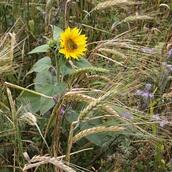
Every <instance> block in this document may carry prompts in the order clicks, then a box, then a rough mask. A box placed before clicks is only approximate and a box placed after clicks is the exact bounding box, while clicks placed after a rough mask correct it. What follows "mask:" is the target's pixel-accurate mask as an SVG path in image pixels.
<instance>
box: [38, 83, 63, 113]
mask: <svg viewBox="0 0 172 172" xmlns="http://www.w3.org/2000/svg"><path fill="white" fill-rule="evenodd" d="M42 89H44V93H45V94H46V95H49V96H55V97H59V96H60V95H61V94H62V93H64V91H65V90H66V84H64V83H58V84H57V85H48V84H47V85H45V86H43V87H42ZM40 104H41V109H40V112H41V114H44V113H46V112H47V111H48V110H49V109H51V108H52V107H53V106H54V105H55V102H54V100H48V101H47V99H46V98H44V97H41V100H40Z"/></svg>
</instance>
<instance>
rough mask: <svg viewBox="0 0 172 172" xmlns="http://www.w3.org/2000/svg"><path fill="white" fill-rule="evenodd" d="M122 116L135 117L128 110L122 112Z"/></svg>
mask: <svg viewBox="0 0 172 172" xmlns="http://www.w3.org/2000/svg"><path fill="white" fill-rule="evenodd" d="M121 116H122V117H124V118H126V119H133V115H132V114H131V113H130V112H128V111H126V112H123V113H121Z"/></svg>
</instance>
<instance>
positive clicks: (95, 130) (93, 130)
mask: <svg viewBox="0 0 172 172" xmlns="http://www.w3.org/2000/svg"><path fill="white" fill-rule="evenodd" d="M124 129H125V128H123V127H118V126H110V127H105V126H101V127H93V128H89V129H86V130H83V131H81V132H79V133H78V134H76V135H75V136H74V137H73V139H72V140H73V143H75V142H77V141H78V140H80V139H81V138H83V137H86V136H88V135H91V134H96V133H101V132H118V131H122V130H124Z"/></svg>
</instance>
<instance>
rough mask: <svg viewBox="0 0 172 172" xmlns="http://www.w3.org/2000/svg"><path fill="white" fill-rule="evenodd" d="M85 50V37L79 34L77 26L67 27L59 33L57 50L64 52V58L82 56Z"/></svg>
mask: <svg viewBox="0 0 172 172" xmlns="http://www.w3.org/2000/svg"><path fill="white" fill-rule="evenodd" d="M86 50H87V37H86V36H85V35H81V31H80V30H79V29H78V28H76V27H75V28H73V29H71V28H69V27H68V28H67V29H66V30H65V31H64V32H62V33H61V35H60V49H59V52H60V53H62V54H64V56H65V57H66V59H78V58H80V57H82V56H83V55H84V54H85V52H86Z"/></svg>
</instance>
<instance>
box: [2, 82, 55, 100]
mask: <svg viewBox="0 0 172 172" xmlns="http://www.w3.org/2000/svg"><path fill="white" fill-rule="evenodd" d="M4 84H5V85H6V86H8V87H11V88H15V89H18V90H22V91H26V92H29V93H32V94H35V95H38V96H41V97H45V98H48V99H53V97H51V96H47V95H45V94H42V93H39V92H36V91H33V90H29V89H27V88H23V87H21V86H18V85H15V84H12V83H9V82H4Z"/></svg>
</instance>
